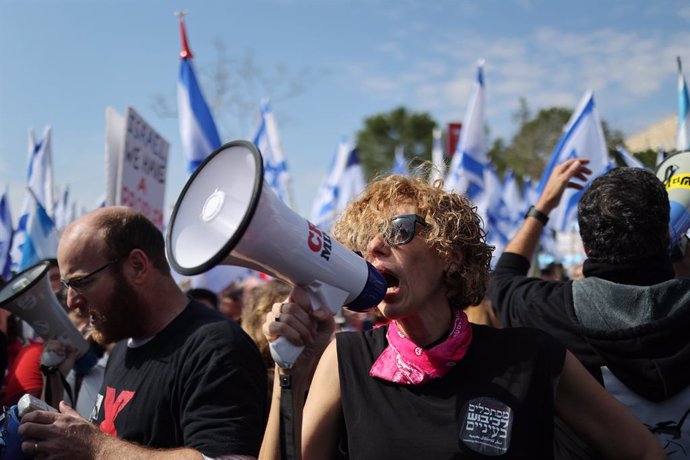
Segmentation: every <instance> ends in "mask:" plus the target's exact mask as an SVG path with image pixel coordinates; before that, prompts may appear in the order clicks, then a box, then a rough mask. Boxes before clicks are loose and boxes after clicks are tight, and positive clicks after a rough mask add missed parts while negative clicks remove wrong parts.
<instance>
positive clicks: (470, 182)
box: [445, 61, 488, 200]
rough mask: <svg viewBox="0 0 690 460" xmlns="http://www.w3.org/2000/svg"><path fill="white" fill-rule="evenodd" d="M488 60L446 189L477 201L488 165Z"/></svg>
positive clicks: (479, 74) (479, 70)
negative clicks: (485, 113) (486, 134)
mask: <svg viewBox="0 0 690 460" xmlns="http://www.w3.org/2000/svg"><path fill="white" fill-rule="evenodd" d="M483 67H484V61H480V62H479V64H478V66H477V80H476V82H475V84H474V88H473V90H472V94H471V95H470V99H469V102H468V104H467V110H466V112H465V119H464V121H463V124H462V131H461V132H460V142H458V146H457V148H456V150H455V153H454V155H453V159H452V161H451V164H450V167H449V169H448V175H447V177H446V184H445V186H446V190H449V191H450V190H454V191H456V192H458V193H466V194H467V196H468V197H469V198H470V199H471V200H476V199H477V197H478V195H479V194H480V193H481V192H482V191H483V190H484V187H485V185H484V168H485V167H486V165H487V163H488V159H487V156H486V140H485V135H484V97H485V96H484V70H483Z"/></svg>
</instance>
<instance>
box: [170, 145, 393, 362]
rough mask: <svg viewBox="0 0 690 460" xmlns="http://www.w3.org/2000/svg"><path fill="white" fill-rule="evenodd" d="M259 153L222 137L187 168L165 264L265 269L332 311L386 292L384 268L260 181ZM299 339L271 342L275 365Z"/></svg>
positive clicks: (291, 355) (188, 270)
mask: <svg viewBox="0 0 690 460" xmlns="http://www.w3.org/2000/svg"><path fill="white" fill-rule="evenodd" d="M263 176H264V168H263V158H262V157H261V154H260V153H259V150H258V149H257V148H256V147H255V146H254V145H253V144H251V143H249V142H246V141H233V142H229V143H227V144H225V145H223V146H221V147H220V148H219V149H217V150H216V151H214V152H213V153H212V154H211V155H209V156H208V157H207V158H206V160H204V162H203V163H202V164H201V165H200V166H199V167H198V168H197V170H196V171H195V172H194V174H192V177H190V179H189V181H187V184H186V185H185V186H184V188H183V189H182V193H181V194H180V196H179V197H178V199H177V203H175V208H174V209H173V212H172V216H171V218H170V223H169V225H168V230H167V236H166V252H167V255H168V259H169V260H170V263H171V265H172V267H173V268H174V269H175V271H177V272H178V273H180V274H183V275H196V274H199V273H202V272H205V271H207V270H209V269H210V268H212V267H214V266H216V265H218V264H221V265H238V266H242V267H247V268H250V269H253V270H258V271H260V272H263V273H266V274H268V275H270V276H273V277H276V278H279V279H282V280H283V281H285V282H287V283H289V284H291V285H293V286H298V287H300V288H302V289H304V290H305V291H306V292H307V293H308V294H309V296H310V298H311V301H312V305H313V306H314V308H316V309H318V308H321V307H326V308H328V309H329V310H330V311H331V313H333V314H335V313H337V312H338V311H339V310H340V307H341V306H343V305H345V306H347V307H348V308H349V309H351V310H355V311H363V310H367V309H369V308H371V307H374V306H375V305H377V304H378V303H379V302H380V301H381V300H382V299H383V297H384V296H385V294H386V289H387V284H386V281H385V280H384V278H383V276H382V275H381V274H380V273H379V272H378V271H377V270H376V269H375V268H374V267H373V266H372V265H371V264H369V263H367V262H366V261H365V260H364V259H363V258H362V257H360V256H358V255H357V254H355V253H354V252H352V251H350V250H349V249H347V248H346V247H345V246H343V245H342V244H340V243H338V242H337V241H335V240H334V239H332V238H331V236H330V235H328V234H327V233H325V232H324V231H322V230H320V229H319V228H317V227H316V226H315V225H313V224H312V223H310V222H309V221H307V220H306V219H304V218H302V217H300V216H299V215H298V214H297V213H295V212H294V211H292V210H291V209H290V208H288V207H287V206H286V205H285V204H284V203H283V202H282V201H281V200H280V199H279V198H278V197H277V196H276V195H275V194H274V193H273V192H272V191H271V189H270V188H269V186H268V184H266V183H265V182H264V179H263ZM303 348H304V347H297V346H295V345H292V344H291V343H290V342H288V341H287V340H286V339H285V338H284V337H280V338H279V339H278V340H276V341H274V342H272V343H271V355H272V356H273V359H274V360H275V361H276V363H278V365H279V366H281V367H291V366H292V365H293V364H294V362H295V360H296V359H297V357H298V356H299V354H300V353H301V352H302V349H303Z"/></svg>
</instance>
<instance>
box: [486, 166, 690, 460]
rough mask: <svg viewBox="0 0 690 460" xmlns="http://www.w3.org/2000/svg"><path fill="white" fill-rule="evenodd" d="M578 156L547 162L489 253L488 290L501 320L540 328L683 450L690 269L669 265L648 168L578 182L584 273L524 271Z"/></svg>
mask: <svg viewBox="0 0 690 460" xmlns="http://www.w3.org/2000/svg"><path fill="white" fill-rule="evenodd" d="M586 163H587V160H581V159H580V160H577V159H572V160H568V161H565V162H563V163H562V164H560V165H558V166H557V167H556V168H554V172H553V173H552V174H551V176H550V178H549V180H548V182H547V184H546V186H545V188H544V191H543V193H542V195H541V196H540V197H539V199H538V201H537V203H536V205H535V206H534V207H532V208H531V209H530V211H529V212H528V213H527V215H526V217H525V221H524V222H523V224H522V226H521V228H520V229H519V230H518V232H517V234H516V235H515V237H514V238H513V239H512V240H511V241H510V242H509V243H508V245H507V246H506V248H505V251H504V253H503V255H502V256H501V257H500V259H499V260H498V263H497V264H496V267H495V271H494V273H493V276H492V280H491V283H490V286H489V296H490V298H491V300H492V302H493V305H494V307H495V308H496V310H497V313H498V315H499V317H500V319H501V321H502V324H503V325H504V326H505V327H515V326H530V327H536V328H540V329H542V330H545V331H548V332H549V333H550V334H551V335H553V336H554V337H555V338H556V339H558V340H559V341H560V342H561V343H563V344H564V345H565V346H566V347H567V348H568V349H569V350H570V351H571V352H572V353H573V354H574V355H575V356H576V357H577V358H579V360H580V361H581V362H582V363H583V364H584V366H585V368H586V369H587V370H589V372H590V373H591V374H592V375H593V376H594V377H595V378H596V379H597V380H598V381H599V382H600V383H601V384H602V385H603V386H604V387H605V388H606V389H607V390H608V391H609V392H610V393H611V394H613V396H614V397H616V398H617V399H618V400H619V401H621V402H622V403H623V404H624V405H626V406H627V407H628V408H629V409H630V410H631V411H632V412H633V414H635V415H636V416H637V417H638V419H639V420H640V421H641V422H643V423H644V424H645V425H646V426H647V427H648V428H649V429H650V430H651V431H652V432H653V433H654V434H656V435H657V440H658V441H659V442H660V443H661V445H662V446H663V448H664V449H665V451H666V454H667V455H668V457H669V458H672V459H678V458H682V459H690V417H688V414H689V413H690V372H688V369H690V340H689V339H688V333H687V330H688V327H689V326H690V278H683V277H676V276H675V274H674V269H673V264H672V262H671V257H670V255H669V246H670V232H669V219H670V204H669V199H668V194H667V192H666V190H665V188H664V185H663V183H662V182H661V181H660V180H659V179H658V178H657V177H656V176H655V174H654V173H653V172H652V171H649V170H645V169H642V168H629V167H621V168H615V169H613V170H611V171H609V172H607V173H606V174H604V175H602V176H600V177H598V178H596V179H594V180H593V181H592V183H591V185H590V186H589V187H588V188H587V189H586V190H585V191H584V193H583V195H582V198H581V199H580V201H579V204H578V223H579V228H580V236H581V237H582V242H583V246H584V250H585V254H586V256H587V259H586V260H585V262H584V264H583V274H584V278H583V279H579V280H575V281H573V280H568V281H544V280H542V279H539V278H531V277H528V276H527V274H528V271H529V269H530V260H531V259H532V257H533V255H534V251H535V249H536V247H537V244H538V242H539V237H540V235H541V232H542V230H543V229H544V226H545V225H546V223H547V221H548V215H549V213H550V212H551V211H552V210H553V209H555V208H556V207H557V206H558V204H559V202H560V201H561V197H562V195H563V191H564V190H565V188H566V187H568V186H569V184H572V182H571V180H572V179H573V178H574V176H575V175H576V172H577V171H579V170H580V169H581V167H582V166H583V165H585V164H586ZM573 442H577V441H573Z"/></svg>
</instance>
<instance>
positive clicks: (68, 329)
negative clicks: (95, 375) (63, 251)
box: [0, 261, 89, 358]
mask: <svg viewBox="0 0 690 460" xmlns="http://www.w3.org/2000/svg"><path fill="white" fill-rule="evenodd" d="M49 268H50V263H49V262H47V261H44V262H40V263H38V264H36V265H34V266H33V267H30V268H27V269H26V270H24V271H22V272H20V273H18V274H17V275H15V276H14V277H13V278H12V279H11V280H10V281H9V282H8V283H7V284H6V285H5V286H4V287H3V288H2V290H0V307H2V308H4V309H6V310H9V311H11V312H12V313H14V314H15V315H17V316H18V317H19V318H21V319H22V320H23V321H26V322H27V323H29V325H30V326H31V327H32V328H33V329H34V331H36V333H37V334H38V335H39V336H41V337H42V338H43V339H45V340H50V339H59V340H66V341H68V342H69V343H70V344H71V345H72V346H73V347H74V348H75V349H76V351H77V358H81V357H82V356H84V354H86V352H87V351H88V350H89V344H88V342H87V341H86V339H84V337H83V336H82V335H81V333H80V332H79V330H78V329H77V327H76V326H75V325H74V323H72V321H71V320H70V319H69V316H67V312H66V311H65V309H64V308H63V307H62V305H61V304H60V302H59V301H58V299H57V297H56V296H55V293H54V292H53V290H52V288H51V287H50V280H49V278H48V270H49Z"/></svg>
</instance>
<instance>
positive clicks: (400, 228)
mask: <svg viewBox="0 0 690 460" xmlns="http://www.w3.org/2000/svg"><path fill="white" fill-rule="evenodd" d="M416 224H420V225H422V226H424V227H428V226H429V224H427V223H426V222H425V221H424V218H423V217H421V216H418V215H417V214H401V215H399V216H394V217H393V218H391V221H390V223H389V224H388V228H387V229H386V231H385V232H384V234H383V239H384V240H385V241H386V243H388V244H389V245H391V246H401V245H403V244H407V243H409V242H410V241H412V239H413V238H414V235H415V229H416Z"/></svg>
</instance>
